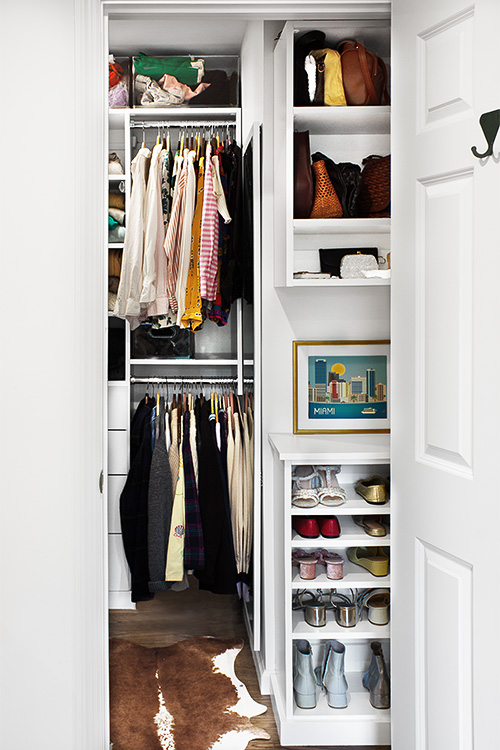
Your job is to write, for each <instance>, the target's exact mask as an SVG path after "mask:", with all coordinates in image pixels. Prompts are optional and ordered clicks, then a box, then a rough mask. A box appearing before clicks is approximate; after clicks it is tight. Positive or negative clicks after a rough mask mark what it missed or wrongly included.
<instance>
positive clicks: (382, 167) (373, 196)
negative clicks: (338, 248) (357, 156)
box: [358, 154, 391, 218]
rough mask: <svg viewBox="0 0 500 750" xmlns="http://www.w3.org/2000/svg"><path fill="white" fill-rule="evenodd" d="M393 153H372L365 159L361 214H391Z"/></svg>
mask: <svg viewBox="0 0 500 750" xmlns="http://www.w3.org/2000/svg"><path fill="white" fill-rule="evenodd" d="M390 204H391V155H390V154H389V155H388V156H377V155H375V154H372V155H371V156H367V157H366V159H363V170H362V172H361V189H360V191H359V197H358V211H359V216H362V217H370V218H384V217H389V216H390V215H391V212H390Z"/></svg>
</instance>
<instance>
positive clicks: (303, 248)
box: [108, 3, 390, 745]
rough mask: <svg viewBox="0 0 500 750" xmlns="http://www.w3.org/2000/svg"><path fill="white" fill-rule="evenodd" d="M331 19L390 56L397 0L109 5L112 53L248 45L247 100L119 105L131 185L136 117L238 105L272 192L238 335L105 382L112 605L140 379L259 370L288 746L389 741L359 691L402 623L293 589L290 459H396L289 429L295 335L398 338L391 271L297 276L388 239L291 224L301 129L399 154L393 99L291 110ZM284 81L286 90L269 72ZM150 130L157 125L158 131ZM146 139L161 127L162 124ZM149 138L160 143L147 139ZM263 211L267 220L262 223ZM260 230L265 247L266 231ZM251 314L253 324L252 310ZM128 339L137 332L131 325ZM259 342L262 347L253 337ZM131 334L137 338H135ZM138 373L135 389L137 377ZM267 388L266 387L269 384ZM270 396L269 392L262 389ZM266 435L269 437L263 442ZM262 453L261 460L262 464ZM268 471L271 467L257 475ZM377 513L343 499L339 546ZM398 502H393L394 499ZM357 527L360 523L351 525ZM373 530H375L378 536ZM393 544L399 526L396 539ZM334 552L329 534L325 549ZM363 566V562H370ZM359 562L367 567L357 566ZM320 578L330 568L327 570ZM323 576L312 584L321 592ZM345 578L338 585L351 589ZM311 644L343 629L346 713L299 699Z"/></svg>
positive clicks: (277, 695)
mask: <svg viewBox="0 0 500 750" xmlns="http://www.w3.org/2000/svg"><path fill="white" fill-rule="evenodd" d="M315 28H317V29H320V30H323V31H325V33H326V34H327V41H328V43H329V44H330V46H334V45H335V44H336V43H337V42H338V41H340V40H341V39H343V38H356V39H360V40H361V41H363V42H364V43H365V44H366V46H367V47H370V48H374V49H376V50H377V52H378V54H379V55H381V56H382V57H383V58H384V59H385V60H386V61H387V62H390V10H389V5H388V4H385V3H382V4H377V6H376V7H375V8H373V6H371V5H370V4H367V5H366V7H364V6H363V8H361V7H357V8H356V9H355V10H354V9H352V8H351V9H344V8H342V7H338V8H337V6H336V4H335V3H332V4H331V6H330V7H329V9H328V13H327V14H326V20H325V17H324V16H323V17H320V16H318V18H317V19H316V18H313V19H311V18H308V19H307V20H301V19H298V20H295V21H289V20H288V19H287V18H275V19H273V20H264V19H259V20H243V19H240V18H236V17H235V16H230V15H229V17H228V18H227V19H226V21H225V22H224V34H223V35H222V34H221V28H220V23H219V21H218V19H217V18H215V17H214V18H211V17H210V16H209V15H206V16H204V18H203V22H201V19H200V20H199V21H198V22H197V21H195V20H194V19H190V20H189V24H187V23H186V19H183V18H181V17H179V16H175V17H169V15H168V13H165V14H162V13H158V14H156V15H155V19H154V24H151V22H150V17H149V15H148V13H144V14H141V13H140V12H139V11H137V12H135V13H131V14H130V16H127V14H123V13H122V14H120V15H117V16H116V17H114V16H113V13H112V12H110V14H109V17H108V36H109V51H110V52H111V53H114V54H115V55H117V56H118V57H119V56H123V55H125V56H131V55H133V54H136V53H137V52H138V51H143V52H146V53H151V54H167V53H168V52H169V51H170V50H171V49H172V47H171V45H170V41H169V40H170V39H175V40H176V46H175V48H174V49H173V51H174V52H175V53H178V52H183V53H186V52H187V53H195V54H210V53H215V54H237V55H239V56H240V62H241V66H240V70H241V109H239V108H236V109H230V108H226V109H225V110H224V108H222V109H213V110H206V111H204V110H200V109H196V110H191V111H190V112H187V111H186V108H183V109H182V110H179V109H177V110H175V109H173V108H170V109H165V110H158V109H151V110H147V109H144V108H142V109H140V108H136V109H132V110H130V109H126V110H111V111H110V117H109V134H110V136H109V150H110V151H117V152H118V153H119V154H120V155H122V156H123V159H124V164H125V165H126V171H127V173H126V176H125V184H126V187H127V192H128V193H129V191H130V177H129V165H130V159H131V157H132V156H133V155H134V154H135V150H134V149H136V148H137V147H138V143H137V144H136V141H134V134H135V135H136V136H137V141H139V140H140V138H141V137H142V136H141V134H140V130H139V131H138V132H137V129H134V127H133V126H134V122H135V121H146V122H147V121H148V120H149V121H151V122H154V121H159V120H163V119H165V121H169V120H170V121H175V119H176V118H181V119H186V118H187V117H191V118H193V119H203V118H207V117H208V118H210V117H211V118H214V119H220V118H221V117H232V118H234V121H235V123H237V128H238V134H239V135H240V136H241V138H239V139H238V140H239V142H240V143H242V145H243V146H245V143H246V142H248V140H249V139H250V137H251V136H252V135H253V147H254V162H255V163H256V165H257V166H258V164H259V162H260V159H259V154H258V151H257V148H258V147H259V145H260V138H259V132H258V128H257V127H254V126H253V123H254V122H262V189H260V184H257V185H256V184H255V183H257V182H258V183H260V180H259V178H258V175H257V176H256V179H255V181H254V188H255V197H256V199H257V200H256V201H255V206H254V210H255V214H254V216H255V235H256V240H257V242H256V254H255V258H254V271H255V295H254V296H255V303H254V306H253V310H251V309H250V308H249V307H248V306H247V305H246V303H243V304H241V303H239V304H238V305H235V306H233V309H232V311H231V318H230V319H231V327H228V330H226V331H222V332H221V331H219V330H216V329H215V327H213V330H211V329H209V328H208V329H207V333H205V331H203V332H202V333H201V334H195V346H196V350H195V357H194V358H193V359H189V360H185V361H183V362H182V361H176V362H170V363H158V362H157V361H149V362H148V361H145V360H134V359H132V358H131V357H130V352H129V351H128V350H127V357H126V367H125V371H124V373H123V374H124V377H123V380H121V381H115V382H112V383H110V384H109V406H110V408H109V423H108V436H109V446H110V448H109V475H110V476H109V479H108V493H109V509H110V516H109V518H110V526H109V540H110V544H109V549H110V606H111V607H123V606H133V605H131V604H130V598H129V593H128V588H129V583H128V572H127V566H126V562H125V559H124V556H123V552H122V549H121V539H120V529H119V514H118V502H119V492H120V489H121V487H122V485H123V482H124V479H125V475H126V470H127V453H126V452H125V450H126V446H127V440H128V422H129V417H130V404H134V403H137V401H138V398H139V397H140V395H142V391H143V389H144V385H142V384H140V385H139V384H134V378H138V379H142V378H146V377H148V376H149V375H151V376H153V377H154V376H165V375H168V376H170V375H176V376H177V375H182V374H184V373H185V376H187V377H190V376H192V375H194V376H196V375H195V373H196V374H199V376H202V375H203V376H205V375H207V376H213V377H217V375H218V376H219V377H228V376H234V377H236V379H237V380H239V379H241V378H243V377H248V376H251V377H253V378H254V381H255V392H256V412H257V413H258V412H260V410H261V412H262V417H261V420H260V418H259V420H258V421H260V425H259V426H258V429H259V438H260V440H261V443H259V441H258V442H257V444H256V476H255V524H256V534H255V548H254V560H255V578H254V587H253V594H254V598H253V601H252V603H251V606H250V607H248V608H247V625H248V627H249V629H250V632H251V633H252V636H253V638H252V644H253V648H254V660H255V663H256V667H257V671H258V675H259V680H260V684H261V689H262V691H263V692H265V693H270V694H271V696H272V700H273V706H274V711H275V717H276V722H277V725H278V729H279V732H280V739H281V742H282V744H284V745H285V744H286V745H289V744H299V745H307V744H315V745H332V744H373V745H377V744H386V743H389V742H390V711H389V710H383V711H377V710H375V709H373V708H371V707H370V705H369V701H368V693H367V691H366V690H364V688H362V687H361V674H362V672H363V671H364V670H365V669H366V668H367V667H368V664H369V661H370V641H371V640H374V639H380V640H382V641H383V643H384V649H385V653H386V658H387V659H388V658H389V650H390V640H389V636H390V626H387V627H383V628H379V629H376V628H375V627H374V626H371V627H370V626H369V625H367V623H366V622H362V623H359V624H358V626H356V627H355V628H353V629H350V631H348V630H346V629H342V628H339V627H338V626H337V627H336V628H332V625H331V623H330V625H329V626H328V627H327V628H326V629H324V630H323V632H322V633H318V632H315V629H313V628H310V627H309V626H307V625H305V623H303V622H300V621H299V616H301V613H297V612H295V613H293V616H292V609H291V598H292V592H293V590H294V589H296V588H297V585H298V584H297V582H294V581H295V579H294V571H292V566H291V562H290V558H291V551H292V549H293V548H294V547H297V546H299V545H300V542H299V541H298V540H297V539H295V540H294V539H293V538H292V536H291V514H292V509H291V471H292V468H293V466H294V465H295V464H296V463H306V464H314V463H318V462H320V461H321V462H322V463H330V464H332V463H340V464H342V465H343V468H342V474H341V478H342V481H344V482H347V483H349V484H350V485H351V486H352V485H353V484H354V482H355V481H356V479H357V478H362V477H363V476H364V475H365V474H366V472H367V471H370V470H375V469H379V470H384V471H385V473H386V474H388V471H389V468H388V467H389V461H390V452H389V438H388V436H387V435H374V436H370V435H364V436H363V437H362V438H361V439H359V438H360V436H355V435H346V436H335V437H333V438H332V437H331V436H322V437H321V438H320V439H318V438H317V437H315V436H300V437H299V436H293V435H292V434H291V433H292V418H291V417H292V367H291V359H292V357H291V355H292V341H294V340H305V339H316V340H342V339H354V340H356V339H357V340H363V339H377V340H378V339H388V338H389V283H388V281H386V280H384V281H381V280H363V281H355V282H353V281H348V282H345V281H343V280H338V281H337V280H322V281H320V282H311V281H308V280H303V279H302V280H297V279H294V276H293V274H294V271H297V270H303V269H304V268H305V269H307V270H310V271H317V270H319V267H318V264H319V259H318V248H319V247H345V246H347V247H355V246H360V245H361V246H372V245H373V246H377V247H378V248H379V254H380V255H381V256H382V257H384V258H385V257H386V256H387V253H388V252H389V249H390V245H389V240H390V219H375V220H372V219H340V220H299V221H297V220H293V207H292V189H293V159H292V151H293V148H292V146H293V131H294V129H298V130H304V129H308V130H309V131H310V134H311V152H313V151H316V150H320V151H323V152H324V153H325V154H327V155H328V156H330V157H331V158H332V159H333V160H334V161H337V162H339V161H353V162H356V163H358V164H361V161H362V159H363V158H364V157H365V156H367V155H369V154H372V153H382V154H386V153H389V152H390V108H389V107H387V106H380V107H361V108H356V107H351V108H348V107H344V108H328V107H317V108H301V109H298V108H294V107H293V82H292V79H293V41H294V35H296V34H300V33H303V32H304V31H307V30H309V29H315ZM273 80H274V86H272V85H271V81H273ZM146 132H147V131H146ZM149 138H150V140H151V139H152V138H153V139H155V138H156V131H155V130H154V128H152V129H151V131H150V133H149ZM147 145H151V143H148V142H147ZM261 221H262V231H261V227H260V222H261ZM261 233H262V253H260V249H259V240H260V236H261ZM250 318H251V320H250ZM126 339H127V341H128V333H127V334H126ZM248 339H251V341H252V344H253V351H250V350H249V348H248V347H247V346H246V341H247V340H248ZM127 346H128V345H127ZM131 383H132V385H131ZM261 389H262V390H261ZM261 393H262V396H261ZM260 445H261V446H262V447H260ZM261 465H262V469H261ZM261 475H262V476H261ZM362 512H365V513H370V512H374V511H373V510H372V509H370V508H365V509H364V508H363V504H362V502H361V501H360V498H358V501H356V500H355V499H354V498H352V499H351V500H350V502H349V503H348V504H346V506H344V507H343V508H342V509H341V510H340V511H339V517H342V519H343V523H344V524H345V529H346V531H345V535H344V537H343V538H341V539H339V540H337V544H336V545H335V549H336V550H337V551H343V552H344V553H345V552H346V549H347V547H348V546H355V545H362V544H366V543H373V541H370V537H367V536H366V535H364V534H363V532H362V531H360V530H359V528H357V527H355V528H352V529H351V526H353V527H354V524H353V523H352V520H351V517H352V514H353V513H362ZM383 512H384V513H386V514H389V513H390V506H387V507H384V511H383ZM348 528H349V529H351V531H350V532H349V533H347V530H348ZM367 540H368V541H367ZM384 544H385V546H387V547H389V545H390V537H389V538H388V539H387V540H386V541H385V542H384ZM329 546H330V547H331V548H332V545H329ZM360 570H361V569H360ZM356 573H358V574H356ZM323 577H324V576H323ZM343 585H344V587H355V588H356V587H358V588H369V587H376V586H379V585H384V586H390V578H389V577H387V580H384V582H383V584H382V583H381V582H380V581H377V579H373V581H372V580H370V574H365V575H360V574H359V571H356V572H353V573H352V575H346V578H345V582H344V584H343ZM318 586H319V584H316V585H315V586H314V587H315V588H317V587H318ZM340 588H341V587H339V590H340ZM299 637H301V638H307V639H310V640H311V643H312V645H313V653H314V659H315V664H317V663H318V660H319V659H320V655H321V646H322V643H323V642H324V641H325V640H326V639H328V638H332V637H335V638H338V639H339V640H341V641H343V642H344V643H345V644H346V648H347V670H348V680H349V689H350V705H349V708H348V709H346V710H345V711H340V710H337V711H335V710H334V709H331V708H329V707H328V706H327V705H326V703H325V702H324V701H323V700H320V701H319V703H318V706H317V708H316V709H314V711H312V712H307V711H304V710H302V711H301V710H298V709H297V707H296V706H295V705H294V703H293V691H292V649H293V642H294V640H295V639H297V638H299Z"/></svg>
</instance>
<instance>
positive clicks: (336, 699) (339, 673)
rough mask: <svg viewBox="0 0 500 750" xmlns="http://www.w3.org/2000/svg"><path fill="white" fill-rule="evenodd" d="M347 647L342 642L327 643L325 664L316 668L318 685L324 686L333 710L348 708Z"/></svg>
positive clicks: (324, 655)
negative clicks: (345, 658)
mask: <svg viewBox="0 0 500 750" xmlns="http://www.w3.org/2000/svg"><path fill="white" fill-rule="evenodd" d="M344 655H345V646H344V644H343V643H340V641H327V642H326V643H325V650H324V652H323V663H322V665H321V666H320V667H317V668H316V676H317V681H318V685H322V686H323V687H324V688H325V690H326V694H327V698H328V705H329V706H330V707H331V708H346V707H347V687H348V686H347V680H346V678H345V674H344Z"/></svg>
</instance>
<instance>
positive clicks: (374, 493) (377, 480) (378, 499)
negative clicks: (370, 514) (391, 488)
mask: <svg viewBox="0 0 500 750" xmlns="http://www.w3.org/2000/svg"><path fill="white" fill-rule="evenodd" d="M354 489H355V490H356V492H357V493H358V495H361V497H363V498H364V499H365V500H366V502H367V503H373V504H376V503H379V504H383V503H385V502H387V493H386V489H385V482H384V480H383V479H382V477H378V476H374V477H371V478H370V479H360V480H359V481H358V482H356V484H355V485H354Z"/></svg>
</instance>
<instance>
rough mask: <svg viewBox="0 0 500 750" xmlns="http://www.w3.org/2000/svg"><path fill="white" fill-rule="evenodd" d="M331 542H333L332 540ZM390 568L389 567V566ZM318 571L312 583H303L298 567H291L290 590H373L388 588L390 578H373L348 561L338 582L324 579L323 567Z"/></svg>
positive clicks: (366, 571) (367, 572) (359, 566)
mask: <svg viewBox="0 0 500 750" xmlns="http://www.w3.org/2000/svg"><path fill="white" fill-rule="evenodd" d="M331 541H333V542H334V541H335V540H334V539H332V540H331ZM329 547H331V548H333V547H335V545H334V544H333V545H332V544H330V545H329ZM389 567H390V566H389ZM318 570H319V571H320V572H319V573H318V575H317V576H316V578H314V579H313V580H312V581H305V580H304V579H303V578H301V577H300V576H299V568H298V566H296V565H294V566H293V573H292V588H293V589H307V590H308V591H309V590H312V591H314V590H316V589H375V588H377V589H378V588H384V589H387V588H390V586H391V576H390V573H389V574H388V575H386V576H374V575H372V574H371V573H370V572H369V571H368V570H366V569H365V568H362V567H361V565H355V564H354V563H352V562H351V561H350V560H348V559H345V561H344V577H343V578H341V579H340V580H339V581H334V580H332V579H331V578H327V577H326V573H323V572H321V571H322V570H324V566H323V565H320V566H319V567H318Z"/></svg>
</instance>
